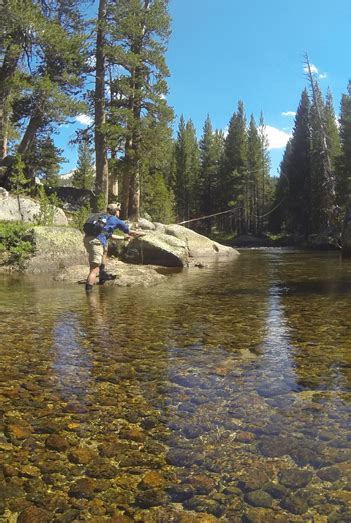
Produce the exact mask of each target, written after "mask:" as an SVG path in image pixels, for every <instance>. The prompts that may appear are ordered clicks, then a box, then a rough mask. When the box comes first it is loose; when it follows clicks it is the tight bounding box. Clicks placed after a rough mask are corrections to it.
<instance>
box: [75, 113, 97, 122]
mask: <svg viewBox="0 0 351 523" xmlns="http://www.w3.org/2000/svg"><path fill="white" fill-rule="evenodd" d="M76 121H77V122H78V123H81V124H82V125H91V124H92V123H93V119H92V118H91V117H90V116H88V115H87V114H79V115H78V116H76Z"/></svg>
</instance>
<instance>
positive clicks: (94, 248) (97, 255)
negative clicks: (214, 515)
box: [83, 203, 145, 292]
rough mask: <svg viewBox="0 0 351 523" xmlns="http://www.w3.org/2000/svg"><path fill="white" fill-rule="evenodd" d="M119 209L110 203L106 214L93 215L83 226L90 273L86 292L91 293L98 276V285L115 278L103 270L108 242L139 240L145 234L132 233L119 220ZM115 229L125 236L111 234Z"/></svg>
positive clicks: (117, 205)
mask: <svg viewBox="0 0 351 523" xmlns="http://www.w3.org/2000/svg"><path fill="white" fill-rule="evenodd" d="M120 210H121V207H120V205H119V204H116V203H110V204H108V206H107V213H106V214H105V213H99V214H94V215H92V216H90V217H89V218H88V220H87V221H86V223H85V224H84V228H83V230H84V232H85V236H84V246H85V248H86V250H87V252H88V255H89V267H90V271H89V274H88V278H87V281H86V284H85V290H86V292H91V291H92V290H93V286H94V285H95V283H96V278H97V276H98V275H99V283H100V284H102V283H104V282H105V281H108V280H113V279H115V276H113V275H111V274H108V273H107V272H106V270H105V264H106V260H107V248H108V240H109V238H112V239H114V240H129V239H130V238H139V237H140V236H144V235H145V233H143V232H137V231H132V230H130V229H129V226H128V225H127V224H126V223H125V222H124V221H123V220H121V219H120V218H119V213H120ZM116 229H120V230H121V231H122V232H123V233H124V234H125V235H124V236H118V235H115V234H113V232H114V231H115V230H116Z"/></svg>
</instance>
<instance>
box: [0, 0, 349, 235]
mask: <svg viewBox="0 0 351 523" xmlns="http://www.w3.org/2000/svg"><path fill="white" fill-rule="evenodd" d="M94 6H96V13H95V14H94V17H92V18H87V15H86V13H87V12H90V11H91V10H92V9H93V8H94ZM0 9H1V20H0V23H1V35H0V185H1V186H4V187H6V188H8V189H10V190H14V191H15V190H19V187H21V188H22V189H23V190H26V191H27V192H29V193H30V192H32V193H34V192H35V190H36V189H35V187H36V181H37V180H38V179H39V180H40V181H41V183H43V184H47V185H50V186H55V185H56V184H57V183H58V180H59V172H60V166H61V163H62V161H63V160H64V154H63V151H62V150H61V149H59V148H58V147H56V146H55V143H54V139H53V136H54V134H55V133H57V132H59V130H60V126H62V125H64V124H65V123H67V122H69V121H72V120H74V118H75V117H77V116H78V115H81V114H86V115H88V116H89V122H90V123H89V125H88V126H87V128H86V129H85V130H84V132H83V131H80V132H77V133H76V136H75V143H76V145H77V147H78V151H79V159H78V165H77V169H76V171H75V173H74V185H75V187H78V188H81V189H89V190H93V191H94V194H95V207H96V210H99V209H103V208H104V207H105V205H106V203H107V202H108V201H112V200H113V201H115V200H116V198H118V199H119V201H120V202H121V204H122V217H124V218H129V219H130V220H136V219H138V218H139V216H141V215H149V216H150V217H151V218H152V219H153V220H154V221H161V222H166V223H169V222H171V221H173V222H177V223H187V224H188V226H189V227H192V228H194V229H196V230H198V231H200V232H202V233H203V234H214V233H222V234H223V233H224V234H228V235H233V236H234V235H239V234H248V235H253V236H262V235H266V234H271V235H273V234H274V235H281V234H284V235H290V236H291V237H293V238H305V239H306V238H307V237H308V236H309V235H313V234H329V235H334V236H335V237H338V235H340V231H341V228H342V223H343V219H344V216H345V213H346V210H347V207H348V204H349V199H350V190H351V187H350V180H349V178H350V173H351V83H349V85H348V86H347V87H346V89H345V91H346V92H345V93H344V94H343V96H342V100H341V107H340V108H338V114H339V116H338V117H337V116H336V111H335V108H334V103H333V97H332V93H331V92H330V91H328V92H327V93H326V94H323V93H322V91H321V88H320V86H319V84H318V81H317V79H316V78H315V77H314V75H313V74H312V73H311V74H310V75H309V76H306V89H304V91H303V92H302V93H301V98H300V103H299V106H298V108H297V112H296V117H295V122H294V129H293V132H292V136H291V139H290V140H289V142H288V144H287V147H286V150H285V153H284V157H283V160H282V163H281V166H280V173H279V176H277V177H272V176H271V175H270V157H269V142H268V138H267V133H266V127H265V121H264V116H263V112H261V114H259V115H253V114H251V115H247V114H246V111H245V105H244V101H243V100H239V101H234V102H233V107H228V125H227V127H226V129H215V128H213V125H212V122H211V118H210V115H208V116H207V118H206V120H205V121H204V123H203V127H202V129H195V126H194V124H193V122H192V120H191V119H189V120H186V119H185V118H184V117H183V115H175V114H174V111H173V109H172V107H170V106H169V105H168V103H167V93H168V84H167V78H168V77H169V76H170V74H171V71H169V69H168V67H167V63H166V51H167V44H168V41H169V38H170V35H171V19H170V15H169V9H168V2H167V0H114V1H112V0H99V1H98V2H96V3H92V2H90V3H89V2H84V1H81V0H1V1H0ZM87 9H88V11H87ZM185 96H186V94H185ZM262 109H264V108H262ZM176 117H177V119H176ZM176 121H177V122H178V123H177V124H176V123H175V122H176ZM203 217H205V218H203ZM199 218H203V219H201V220H200V219H199Z"/></svg>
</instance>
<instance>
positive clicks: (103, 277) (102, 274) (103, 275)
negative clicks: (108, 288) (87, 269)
mask: <svg viewBox="0 0 351 523" xmlns="http://www.w3.org/2000/svg"><path fill="white" fill-rule="evenodd" d="M116 277H117V276H116V274H110V273H108V272H106V271H100V274H99V285H103V284H104V283H105V281H111V280H115V279H116Z"/></svg>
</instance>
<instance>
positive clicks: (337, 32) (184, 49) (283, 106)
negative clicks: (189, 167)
mask: <svg viewBox="0 0 351 523" xmlns="http://www.w3.org/2000/svg"><path fill="white" fill-rule="evenodd" d="M170 14H171V17H172V35H171V38H170V41H169V46H168V52H167V63H168V66H169V69H170V73H171V76H170V78H169V82H168V83H169V95H168V101H169V104H170V105H171V106H172V107H173V108H174V111H175V114H176V117H177V118H176V121H175V124H174V125H175V129H177V124H178V119H179V116H180V114H183V115H184V117H185V119H186V120H187V119H190V118H191V119H192V121H193V122H194V125H195V127H196V129H197V133H198V136H199V137H200V136H201V133H202V127H203V124H204V121H205V119H206V116H207V114H209V115H210V117H211V120H212V124H213V126H214V128H220V129H223V130H225V129H226V127H227V126H228V122H229V120H230V117H231V116H232V114H233V112H234V111H235V110H236V107H237V103H238V100H243V102H244V106H245V110H246V115H247V118H249V117H250V114H251V113H253V114H254V116H255V118H256V120H258V119H259V115H260V112H261V110H262V111H263V115H264V119H265V123H266V126H267V133H268V137H269V140H270V145H271V148H272V149H271V151H270V152H271V160H272V169H271V173H272V174H276V173H277V168H278V167H279V163H280V161H281V158H282V155H283V152H284V145H285V143H286V141H287V139H288V137H289V133H290V132H291V129H292V127H293V124H294V113H295V111H296V109H297V106H298V103H299V99H300V95H301V92H302V90H303V89H304V87H305V86H306V85H307V79H306V75H305V73H304V70H303V69H304V53H305V52H307V53H308V55H309V58H310V62H311V63H312V64H313V65H314V67H315V68H316V76H317V77H318V78H319V82H320V86H321V88H322V90H323V92H326V89H327V88H328V86H329V87H330V89H331V91H332V93H333V96H334V106H335V110H336V112H337V113H338V112H339V106H340V99H341V94H342V93H344V92H346V87H347V83H348V80H349V79H350V78H351V55H350V49H349V30H350V28H349V26H350V20H351V2H350V0H336V1H335V2H331V1H330V0H294V1H293V2H292V1H290V2H288V1H282V0H268V1H267V2H263V1H262V0H246V1H238V0H216V1H211V0H170ZM77 125H78V126H79V127H81V128H83V127H84V124H79V123H76V124H74V125H70V126H65V127H63V128H62V129H61V132H60V135H59V136H58V137H57V139H56V142H57V144H58V145H59V146H60V147H63V148H64V155H65V156H66V157H67V158H68V159H69V162H68V163H66V164H64V165H63V166H62V172H67V171H68V170H70V169H71V168H74V167H75V165H76V156H77V155H76V149H75V148H73V147H71V146H68V145H67V141H68V139H69V137H70V136H72V135H73V131H74V128H76V126H77Z"/></svg>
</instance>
